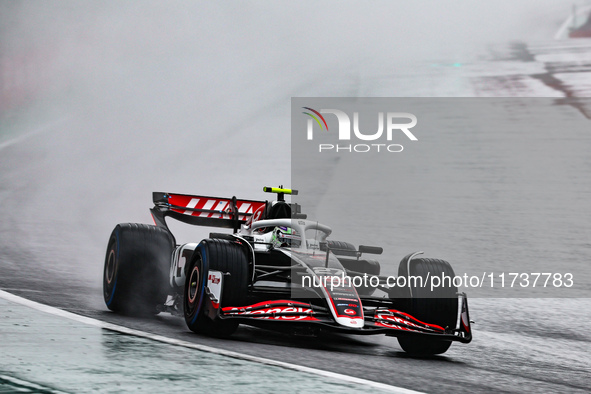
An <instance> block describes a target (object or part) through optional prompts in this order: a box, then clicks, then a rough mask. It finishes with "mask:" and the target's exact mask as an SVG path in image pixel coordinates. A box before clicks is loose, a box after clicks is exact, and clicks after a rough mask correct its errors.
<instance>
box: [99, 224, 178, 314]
mask: <svg viewBox="0 0 591 394" xmlns="http://www.w3.org/2000/svg"><path fill="white" fill-rule="evenodd" d="M173 248H174V240H173V237H172V234H170V232H169V231H168V230H166V229H164V228H161V227H156V226H150V225H146V224H135V223H124V224H118V225H117V226H116V227H115V229H114V230H113V232H112V233H111V236H110V237H109V242H108V244H107V254H106V256H105V266H104V270H103V298H104V300H105V304H106V305H107V308H109V309H110V310H112V311H114V312H119V313H123V314H129V315H149V314H157V313H158V310H157V307H158V306H159V305H162V304H163V303H164V302H165V301H166V297H167V295H168V294H169V290H170V285H169V283H168V280H169V278H168V276H169V271H170V259H171V255H172V251H173Z"/></svg>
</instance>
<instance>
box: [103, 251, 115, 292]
mask: <svg viewBox="0 0 591 394" xmlns="http://www.w3.org/2000/svg"><path fill="white" fill-rule="evenodd" d="M114 277H115V250H114V249H111V251H110V252H109V257H108V258H107V266H106V267H105V279H106V281H107V284H109V285H110V284H111V283H113V278H114Z"/></svg>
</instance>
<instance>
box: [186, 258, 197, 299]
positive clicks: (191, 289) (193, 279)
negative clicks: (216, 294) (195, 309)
mask: <svg viewBox="0 0 591 394" xmlns="http://www.w3.org/2000/svg"><path fill="white" fill-rule="evenodd" d="M198 286H199V269H198V268H197V266H195V267H193V271H191V276H190V277H189V286H188V289H187V297H188V299H189V303H190V304H195V300H196V299H197V293H198Z"/></svg>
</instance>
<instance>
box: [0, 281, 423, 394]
mask: <svg viewBox="0 0 591 394" xmlns="http://www.w3.org/2000/svg"><path fill="white" fill-rule="evenodd" d="M0 298H3V299H5V300H7V301H11V302H14V303H17V304H20V305H24V306H27V307H29V308H33V309H36V310H38V311H41V312H45V313H49V314H52V315H55V316H60V317H64V318H66V319H70V320H74V321H77V322H79V323H84V324H88V325H91V326H95V327H99V328H104V329H106V330H111V331H115V332H119V333H122V334H128V335H134V336H137V337H140V338H147V339H151V340H154V341H158V342H163V343H167V344H170V345H176V346H183V347H186V348H190V349H196V350H201V351H203V352H208V353H213V354H219V355H221V356H227V357H232V358H237V359H240V360H246V361H252V362H255V363H259V364H265V365H272V366H275V367H281V368H286V369H291V370H294V371H299V372H306V373H310V374H314V375H318V376H322V377H325V378H331V379H336V380H340V381H344V382H348V383H354V384H359V385H363V386H365V387H371V388H376V389H380V390H385V391H389V392H392V393H401V394H417V393H419V392H418V391H413V390H408V389H405V388H402V387H396V386H391V385H388V384H385V383H379V382H374V381H371V380H366V379H361V378H356V377H353V376H348V375H343V374H339V373H335V372H329V371H323V370H321V369H316V368H310V367H304V366H302V365H297V364H290V363H286V362H283V361H276V360H271V359H268V358H263V357H256V356H250V355H247V354H242V353H237V352H233V351H231V350H224V349H218V348H214V347H211V346H206V345H200V344H196V343H191V342H187V341H182V340H179V339H174V338H168V337H165V336H162V335H157V334H151V333H149V332H145V331H140V330H135V329H132V328H127V327H123V326H119V325H117V324H112V323H107V322H104V321H101V320H97V319H93V318H90V317H86V316H81V315H77V314H75V313H72V312H67V311H64V310H62V309H59V308H54V307H52V306H49V305H45V304H40V303H38V302H35V301H31V300H28V299H26V298H22V297H19V296H16V295H14V294H11V293H8V292H6V291H3V290H0Z"/></svg>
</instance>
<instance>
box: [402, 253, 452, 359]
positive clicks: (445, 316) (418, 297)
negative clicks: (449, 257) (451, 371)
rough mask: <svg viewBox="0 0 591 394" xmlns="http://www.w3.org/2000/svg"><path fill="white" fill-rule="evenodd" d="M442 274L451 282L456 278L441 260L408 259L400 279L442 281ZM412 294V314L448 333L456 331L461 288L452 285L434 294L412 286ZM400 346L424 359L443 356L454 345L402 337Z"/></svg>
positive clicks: (404, 261)
mask: <svg viewBox="0 0 591 394" xmlns="http://www.w3.org/2000/svg"><path fill="white" fill-rule="evenodd" d="M409 267H410V272H409ZM442 274H443V275H445V276H446V277H450V278H453V277H454V276H455V274H454V271H453V268H452V267H451V265H450V264H449V263H448V262H447V261H444V260H439V259H429V258H414V259H412V260H410V263H408V262H407V258H405V259H403V260H402V261H401V263H400V266H399V268H398V275H399V276H405V277H406V278H407V279H408V277H409V275H410V276H420V277H422V278H423V279H422V280H423V281H426V280H427V277H428V276H439V277H441V275H442ZM408 290H409V294H407V296H409V298H408V299H407V300H406V301H407V304H406V305H407V307H408V308H407V309H408V313H410V314H411V315H412V316H414V317H416V318H417V319H419V320H421V321H424V322H425V323H430V324H437V325H439V326H441V327H443V328H445V329H447V328H454V327H455V324H456V319H457V312H458V298H457V292H458V289H457V287H455V286H453V284H451V283H449V286H441V287H436V288H434V289H433V291H431V288H430V287H429V286H427V285H425V286H409V288H408ZM398 343H399V344H400V346H401V347H402V349H403V350H404V351H405V352H407V353H410V354H414V355H420V356H429V355H435V354H442V353H445V352H446V351H447V350H448V349H449V347H450V346H451V341H442V340H440V339H437V338H425V337H414V336H404V337H399V338H398Z"/></svg>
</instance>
